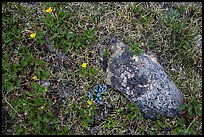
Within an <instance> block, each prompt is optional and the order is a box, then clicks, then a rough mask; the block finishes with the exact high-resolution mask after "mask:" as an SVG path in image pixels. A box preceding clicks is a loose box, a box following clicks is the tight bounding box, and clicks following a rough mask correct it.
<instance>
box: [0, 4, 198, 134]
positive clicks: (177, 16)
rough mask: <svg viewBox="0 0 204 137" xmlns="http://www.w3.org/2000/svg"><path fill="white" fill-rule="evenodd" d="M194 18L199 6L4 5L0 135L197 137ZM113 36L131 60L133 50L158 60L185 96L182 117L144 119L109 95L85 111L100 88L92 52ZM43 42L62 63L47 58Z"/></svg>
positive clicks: (119, 97) (118, 96)
mask: <svg viewBox="0 0 204 137" xmlns="http://www.w3.org/2000/svg"><path fill="white" fill-rule="evenodd" d="M48 7H52V9H53V11H52V12H51V13H46V12H45V10H46V9H47V8H48ZM167 8H169V9H167ZM201 10H202V5H201V3H187V4H182V3H118V2H117V3H95V2H94V3H58V2H54V3H53V2H52V3H51V2H49V3H27V4H26V3H15V2H13V3H11V2H3V3H2V72H3V74H2V95H3V97H2V113H3V114H2V115H3V116H2V121H3V123H2V132H3V134H13V135H19V134H46V135H47V134H57V135H59V134H61V135H63V134H139V135H154V134H155V135H158V134H161V135H164V134H171V135H173V134H175V135H177V134H189V135H196V134H199V135H201V134H202V122H201V121H202V102H201V99H202V94H201V93H202V91H201V87H202V85H201V83H202V68H201V65H202V63H201V62H202V52H201V49H199V48H197V47H196V41H195V40H194V38H195V37H196V36H198V35H201V34H202V33H201V28H202V27H201V26H202V16H201V15H202V13H201ZM31 33H36V37H35V38H34V39H32V38H30V36H29V35H30V34H31ZM113 35H114V36H116V37H118V38H120V39H121V40H123V41H125V42H126V43H128V44H129V45H131V46H130V49H132V50H134V52H135V54H139V53H140V50H138V49H139V48H140V49H141V51H144V52H146V53H152V54H154V55H155V56H156V57H157V59H158V62H159V63H160V64H161V65H162V66H163V67H164V68H165V70H166V72H167V73H168V75H169V77H170V78H171V79H172V80H173V81H174V82H175V83H176V85H177V86H178V88H179V89H180V90H181V92H182V93H183V94H184V96H185V105H184V106H183V107H182V109H183V110H184V113H183V114H182V115H181V116H178V117H175V118H161V119H160V120H157V121H151V120H149V119H144V118H143V117H142V115H141V113H140V112H139V109H138V107H137V106H136V105H134V104H132V103H130V102H129V101H128V100H127V99H126V97H124V96H123V95H122V94H120V93H118V92H116V91H114V90H113V89H109V90H108V92H109V94H108V95H106V96H103V99H104V100H105V102H106V103H107V104H109V105H108V106H106V107H104V106H99V105H97V104H95V103H92V104H88V103H87V101H88V100H89V99H88V97H87V93H88V90H89V89H90V88H91V87H92V86H94V85H95V84H99V83H104V82H105V81H106V73H105V72H104V71H103V69H102V68H101V67H100V66H99V65H97V60H99V58H100V57H99V55H98V54H97V51H98V50H99V48H100V47H99V45H98V44H99V43H101V42H102V41H103V40H105V39H106V38H108V37H110V36H113ZM45 36H46V37H47V38H48V40H49V44H51V45H52V46H54V48H55V49H57V50H58V52H61V53H63V54H65V55H66V56H67V57H68V59H67V60H66V61H65V62H62V61H61V60H60V59H58V58H57V57H56V55H55V54H51V53H49V52H48V51H47V50H46V47H47V43H46V41H45V39H44V37H45ZM109 54H110V53H109V51H104V53H103V55H104V56H105V57H109ZM82 63H87V67H86V68H82V67H81V64H82ZM34 76H36V77H37V79H34ZM45 81H49V82H50V86H49V87H43V86H42V83H41V82H45ZM63 91H66V92H67V94H66V96H65V95H64V96H63V95H62V93H63Z"/></svg>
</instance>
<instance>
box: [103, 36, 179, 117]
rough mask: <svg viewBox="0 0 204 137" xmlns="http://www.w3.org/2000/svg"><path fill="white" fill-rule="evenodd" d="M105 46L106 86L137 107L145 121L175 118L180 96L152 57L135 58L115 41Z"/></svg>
mask: <svg viewBox="0 0 204 137" xmlns="http://www.w3.org/2000/svg"><path fill="white" fill-rule="evenodd" d="M105 47H106V48H109V50H110V51H111V56H110V58H109V60H108V67H107V69H106V71H107V84H109V85H111V86H112V87H113V88H114V89H115V90H117V91H119V92H121V93H122V94H124V95H125V96H127V97H128V98H129V100H130V101H132V102H134V103H135V104H136V105H138V106H139V108H140V110H141V113H142V114H143V116H144V117H145V118H150V119H156V118H157V117H158V116H159V115H160V116H169V117H174V116H176V115H178V114H179V113H180V112H181V110H180V109H179V107H180V106H181V105H182V104H183V96H182V94H181V92H180V91H179V89H178V88H177V87H176V85H175V83H174V82H172V81H171V80H170V79H169V77H168V75H167V74H166V72H165V70H164V68H163V67H162V66H161V65H160V64H159V63H158V62H157V61H156V60H155V59H154V58H152V57H151V56H149V55H147V54H145V53H143V54H140V55H138V56H136V55H134V52H133V51H131V50H128V45H127V44H125V43H123V42H121V41H120V40H118V39H116V38H112V39H111V40H110V42H109V43H107V45H105Z"/></svg>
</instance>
